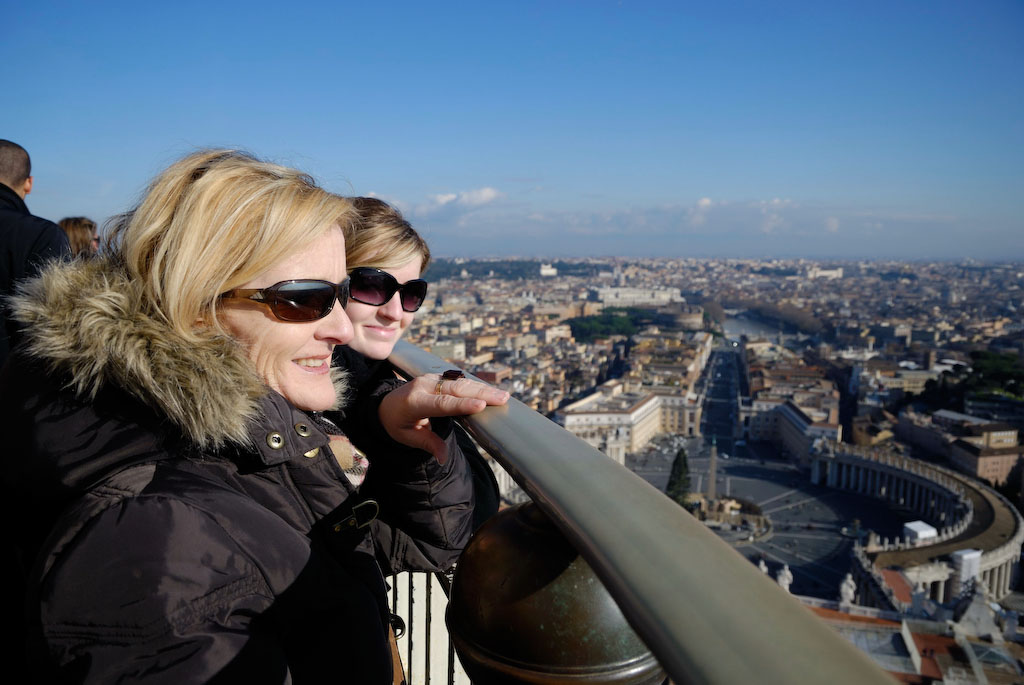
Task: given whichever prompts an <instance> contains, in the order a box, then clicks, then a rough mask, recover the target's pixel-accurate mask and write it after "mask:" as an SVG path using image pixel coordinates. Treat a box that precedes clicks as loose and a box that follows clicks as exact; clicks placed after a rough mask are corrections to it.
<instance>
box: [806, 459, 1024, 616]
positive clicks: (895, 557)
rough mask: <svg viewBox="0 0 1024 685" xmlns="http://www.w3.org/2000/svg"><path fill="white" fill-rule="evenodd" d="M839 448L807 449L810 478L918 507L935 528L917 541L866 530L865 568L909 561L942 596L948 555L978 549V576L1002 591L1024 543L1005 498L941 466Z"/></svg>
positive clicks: (917, 576)
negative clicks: (874, 535) (871, 535)
mask: <svg viewBox="0 0 1024 685" xmlns="http://www.w3.org/2000/svg"><path fill="white" fill-rule="evenodd" d="M839 449H841V451H839V452H823V453H818V454H813V455H811V481H812V482H814V483H816V484H819V485H826V486H828V487H832V488H837V489H840V490H847V491H850V492H856V493H860V494H863V495H866V496H869V497H877V498H880V499H885V500H888V501H890V502H892V503H893V504H894V505H898V506H901V507H905V508H907V509H910V510H911V511H914V512H917V513H918V514H920V516H921V518H922V519H923V520H925V521H927V522H928V523H930V524H931V525H933V526H934V527H935V528H936V530H937V531H938V537H936V538H932V539H930V540H926V541H924V542H922V543H917V542H915V541H913V540H910V539H907V538H896V539H891V540H890V539H888V538H883V539H881V540H878V539H875V538H872V539H871V540H870V541H869V544H868V545H867V547H865V548H863V550H862V552H863V553H864V559H865V560H866V559H872V563H871V566H872V568H871V569H870V575H871V576H876V575H878V576H879V578H876V580H880V579H881V570H882V569H887V568H893V567H897V568H901V569H910V568H914V567H916V570H917V573H908V574H906V575H907V576H908V577H910V578H912V579H914V580H916V581H917V582H918V583H919V584H921V585H924V586H926V590H927V592H928V595H929V596H930V597H931V598H932V599H934V600H936V601H939V602H945V601H949V600H950V599H952V598H953V597H954V596H955V594H956V590H954V587H953V586H954V585H957V583H956V582H955V581H957V580H958V578H956V577H955V576H956V573H955V570H954V568H953V566H952V565H951V563H950V561H949V559H948V558H949V555H951V554H953V553H954V552H956V551H958V550H963V549H978V550H981V560H980V567H979V569H978V574H977V577H978V578H979V579H980V580H982V581H983V582H984V583H985V584H986V586H987V587H988V589H989V593H990V594H991V596H993V597H994V598H996V599H1001V598H1002V597H1005V596H1006V595H1007V594H1009V592H1010V590H1011V589H1012V587H1013V582H1014V579H1015V578H1014V576H1015V573H1016V569H1017V562H1018V559H1019V558H1020V551H1021V545H1022V544H1024V519H1022V518H1021V516H1020V514H1019V513H1018V512H1017V509H1016V508H1015V507H1014V506H1013V505H1012V504H1011V503H1010V502H1009V501H1007V500H1006V498H1004V497H1003V496H1002V495H1000V494H999V493H997V492H996V491H995V490H993V489H992V488H989V487H987V486H986V485H984V484H982V483H980V482H977V481H974V480H972V479H970V478H968V477H967V476H964V475H963V474H960V473H957V472H956V471H953V470H951V469H947V468H945V467H942V466H938V465H935V464H929V463H927V462H923V461H920V460H918V459H911V458H909V457H903V456H898V455H893V454H881V453H876V452H875V451H873V450H858V449H857V448H856V447H853V446H847V445H843V446H841V447H840V448H839ZM865 570H868V569H865ZM865 580H866V579H865ZM865 589H866V588H865ZM958 589H959V587H958V588H957V590H958ZM886 595H887V596H888V598H889V599H890V601H891V600H893V599H894V598H893V596H892V593H889V592H887V593H886ZM896 603H897V604H898V603H899V602H896Z"/></svg>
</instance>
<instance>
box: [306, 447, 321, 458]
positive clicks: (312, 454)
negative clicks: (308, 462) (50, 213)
mask: <svg viewBox="0 0 1024 685" xmlns="http://www.w3.org/2000/svg"><path fill="white" fill-rule="evenodd" d="M318 454H320V448H319V447H314V448H313V449H311V450H310V451H308V452H306V453H305V454H303V455H302V456H304V457H309V458H310V459H313V458H314V457H316V455H318Z"/></svg>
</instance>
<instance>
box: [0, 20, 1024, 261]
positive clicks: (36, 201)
mask: <svg viewBox="0 0 1024 685" xmlns="http://www.w3.org/2000/svg"><path fill="white" fill-rule="evenodd" d="M40 5H41V4H40ZM6 21H7V22H8V26H9V27H10V31H9V34H10V36H9V39H7V40H5V41H4V43H3V44H2V45H0V56H2V57H3V58H4V59H5V61H6V63H7V64H8V65H11V73H10V75H9V78H8V93H9V95H8V98H10V100H9V102H13V103H14V104H13V106H10V105H9V106H8V107H5V108H3V111H2V112H0V138H8V139H11V140H14V141H16V142H19V143H21V144H23V145H24V146H25V147H26V148H27V149H28V150H29V152H30V154H31V155H32V157H33V164H34V172H35V174H36V188H35V190H34V192H33V193H32V195H30V196H29V198H28V200H27V201H28V204H29V207H30V208H31V209H32V211H34V212H35V213H37V214H40V215H42V216H46V217H47V218H51V219H54V220H56V219H59V218H61V217H62V216H68V215H77V214H84V215H88V216H91V217H93V218H95V219H97V220H100V221H102V220H105V219H106V218H108V217H109V216H111V215H113V214H115V213H117V212H120V211H124V210H126V209H128V208H129V207H130V206H131V204H132V203H133V201H134V199H135V198H137V197H138V195H139V194H140V192H141V191H142V190H143V188H144V185H145V183H147V182H148V181H149V180H150V179H151V178H152V176H153V175H154V174H155V173H156V172H157V171H159V170H160V169H161V168H162V167H164V166H166V165H167V164H168V163H169V162H170V161H172V160H173V159H175V158H176V157H179V156H180V155H181V154H184V153H186V152H188V151H190V150H192V149H195V148H196V147H206V146H229V147H241V148H243V149H247V150H250V151H252V152H254V153H255V154H257V155H259V156H261V157H266V158H268V159H271V160H273V161H278V162H281V163H284V164H288V165H293V166H296V167H299V168H301V169H304V170H306V171H309V172H310V173H311V174H312V175H313V176H314V177H315V178H316V179H317V180H318V181H319V182H320V183H321V184H322V185H324V186H325V187H327V188H328V189H330V190H332V191H335V192H339V193H342V194H355V195H375V196H379V197H381V198H383V199H385V200H388V201H391V202H393V203H395V204H396V205H397V206H398V207H400V208H401V209H402V210H403V211H404V212H405V213H406V215H407V216H408V218H409V219H410V220H411V221H412V223H413V224H414V225H415V226H416V227H417V228H418V229H419V230H420V231H421V232H422V233H423V234H424V236H425V237H426V238H427V239H428V241H429V242H430V243H431V246H432V249H433V250H434V252H435V253H436V254H438V255H439V256H452V257H476V256H502V255H508V256H521V257H538V258H545V257H546V258H559V257H575V256H608V255H619V256H630V257H647V256H678V257H747V258H752V257H777V258H795V257H806V258H817V259H859V258H874V259H888V258H892V259H910V260H929V259H935V260H948V259H959V258H974V259H979V260H993V259H998V260H1021V259H1024V230H1022V229H1024V225H1022V224H1024V220H1022V217H1024V198H1022V195H1021V193H1020V192H1019V189H1020V188H1021V187H1024V163H1022V162H1021V154H1020V152H1021V150H1024V125H1022V124H1021V122H1022V121H1024V116H1022V115H1024V81H1022V79H1020V76H1019V75H1020V74H1021V73H1024V6H1022V5H1021V4H1019V3H1014V2H990V3H984V4H976V5H968V4H965V3H957V2H930V3H918V2H901V3H895V4H891V3H889V4H883V3H867V4H857V5H852V4H851V5H836V4H830V5H828V6H824V7H823V6H820V5H818V4H815V3H808V2H780V3H772V4H771V5H770V6H763V5H761V4H759V3H743V2H736V3H729V4H727V5H722V6H716V7H713V8H709V7H705V6H702V5H701V4H696V3H659V2H643V3H628V2H619V3H616V2H598V3H565V4H557V5H553V6H549V5H548V4H541V3H515V4H512V3H508V4H500V5H497V6H488V7H487V8H486V9H480V8H478V7H476V6H473V5H469V4H461V3H453V4H446V5H444V6H442V7H427V6H423V5H420V4H416V3H401V2H399V3H392V4H390V5H387V6H384V7H375V8H369V7H365V6H360V5H352V6H345V5H336V4H327V3H319V2H313V3H310V4H308V5H307V6H304V7H303V8H302V9H301V10H293V9H288V8H284V7H281V6H279V5H276V4H269V3H263V2H256V3H247V4H245V5H241V4H234V3H226V4H221V5H217V6H216V7H212V6H208V5H201V4H198V3H190V2H185V3H179V4H176V5H174V6H161V7H145V6H137V5H135V4H129V3H113V4H109V5H104V6H103V7H100V8H97V7H92V6H89V7H84V6H78V5H75V4H72V3H49V4H46V5H42V6H17V7H12V8H10V9H9V10H8V11H7V18H6Z"/></svg>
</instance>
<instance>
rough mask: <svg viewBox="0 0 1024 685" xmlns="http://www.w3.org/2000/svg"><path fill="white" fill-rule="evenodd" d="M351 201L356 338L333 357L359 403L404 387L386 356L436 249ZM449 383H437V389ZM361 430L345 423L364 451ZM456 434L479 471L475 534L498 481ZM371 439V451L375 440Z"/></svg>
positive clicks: (423, 288) (399, 220) (376, 204)
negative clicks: (353, 212)
mask: <svg viewBox="0 0 1024 685" xmlns="http://www.w3.org/2000/svg"><path fill="white" fill-rule="evenodd" d="M350 199H351V201H352V204H353V205H354V207H355V209H356V214H357V219H356V221H354V222H353V223H352V224H350V226H349V230H348V232H347V235H346V238H345V247H346V254H345V260H346V262H347V264H348V269H349V280H350V286H349V290H350V297H349V302H348V304H347V305H346V306H345V312H346V313H347V314H348V316H349V319H350V320H351V321H352V327H353V335H352V340H351V341H350V342H349V343H348V344H347V345H345V346H339V347H337V348H335V351H334V358H335V362H336V363H337V364H338V365H339V366H341V367H342V368H345V369H348V370H349V372H350V374H351V379H352V383H351V385H352V387H353V396H354V397H357V398H358V397H361V396H366V395H372V394H373V393H379V392H380V391H381V389H385V390H388V389H393V388H395V387H398V386H399V385H401V383H402V382H403V381H401V380H399V379H398V377H397V376H396V374H395V369H394V367H393V366H391V364H389V363H388V362H387V357H388V355H390V354H391V351H392V350H393V349H394V347H395V343H397V342H398V340H399V339H400V338H401V337H402V334H403V333H405V330H406V329H407V328H408V327H409V325H410V324H411V323H412V321H413V318H414V317H415V316H416V311H417V310H418V309H419V308H420V306H421V305H422V304H423V302H424V301H425V299H426V296H427V282H426V281H424V280H423V279H421V278H420V275H421V274H422V273H423V272H424V271H426V269H427V266H428V265H429V264H430V248H429V247H428V246H427V243H426V241H424V240H423V238H422V237H421V236H420V235H419V234H418V233H417V232H416V231H415V229H413V227H412V226H411V225H410V224H409V222H408V221H406V220H405V218H404V217H403V216H402V214H401V212H399V211H398V210H397V209H395V208H394V207H392V206H391V205H389V204H387V203H386V202H384V201H382V200H378V199H377V198H373V197H356V198H350ZM445 383H447V381H445ZM443 386H444V384H443V383H442V384H439V385H438V386H437V389H438V390H440V389H441V388H443ZM355 404H356V405H357V406H360V405H363V404H365V402H358V401H357V402H355ZM434 423H435V424H436V423H438V421H435V422H434ZM362 425H364V422H362V421H359V420H358V418H357V417H355V416H351V417H349V419H348V420H347V421H344V422H343V426H344V427H345V429H346V431H347V432H348V433H349V434H351V435H352V437H353V440H354V441H355V442H356V446H357V447H363V445H362V444H361V438H360V426H362ZM454 430H455V435H456V439H457V442H458V446H459V450H460V451H461V452H462V453H463V454H464V456H465V457H466V459H467V460H468V461H469V464H470V468H471V469H472V471H473V483H474V491H475V499H476V502H475V507H474V511H473V528H474V530H475V529H476V528H479V527H480V525H481V524H483V522H484V521H486V520H487V519H488V518H490V517H491V516H493V515H494V514H495V513H496V512H497V511H498V505H499V503H500V497H499V494H498V483H497V480H496V479H495V477H494V473H493V471H491V469H490V466H489V465H488V464H487V462H486V461H485V460H484V459H483V457H481V456H480V452H479V451H478V450H477V448H476V445H474V444H473V441H472V440H471V439H470V437H469V435H467V434H466V432H465V431H464V430H463V429H462V428H461V427H459V426H456V427H455V429H454ZM369 442H370V444H371V446H372V444H373V441H372V440H370V441H369ZM364 449H367V448H364ZM367 457H368V458H369V460H370V461H372V459H373V454H372V450H370V449H367ZM357 468H358V465H357Z"/></svg>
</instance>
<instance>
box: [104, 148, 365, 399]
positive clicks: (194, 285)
mask: <svg viewBox="0 0 1024 685" xmlns="http://www.w3.org/2000/svg"><path fill="white" fill-rule="evenodd" d="M353 214H354V213H353V210H352V206H351V204H350V203H349V202H347V201H346V200H344V199H343V198H339V197H337V196H335V195H332V194H330V193H327V192H325V191H324V190H322V189H321V188H320V187H319V186H317V185H316V183H315V182H314V181H313V179H312V178H310V177H309V176H307V175H306V174H304V173H302V172H300V171H297V170H295V169H289V168H286V167H283V166H279V165H276V164H271V163H268V162H263V161H261V160H258V159H256V158H255V157H252V156H250V155H248V154H246V153H243V152H238V151H235V150H206V151H201V152H197V153H194V154H191V155H189V156H187V157H185V158H184V159H182V160H180V161H178V162H176V163H175V164H173V165H171V166H170V167H169V168H168V169H167V170H165V171H164V172H163V173H161V174H160V175H159V176H157V177H156V179H155V180H154V181H153V182H152V184H151V185H150V186H149V188H148V190H147V191H146V193H145V195H144V197H143V199H142V201H141V202H140V203H139V205H138V206H137V207H136V208H135V209H133V210H132V211H130V212H128V213H127V214H125V215H122V216H121V217H119V218H118V219H117V220H115V222H114V226H113V229H112V230H111V234H110V237H109V242H110V245H111V249H112V251H113V255H114V257H115V258H116V259H119V260H120V261H122V262H123V264H124V268H125V269H126V271H127V272H128V274H129V276H130V277H131V278H132V280H133V281H135V282H136V283H137V285H138V287H139V288H140V291H141V292H140V296H141V298H142V300H143V301H144V302H145V303H146V305H147V308H148V309H149V313H150V315H152V316H153V317H155V318H157V319H158V320H161V321H163V322H164V323H166V325H168V326H170V327H171V328H173V329H174V330H175V331H176V332H177V333H178V334H180V335H181V336H183V337H184V338H185V339H186V340H194V341H196V342H199V341H200V340H202V339H204V338H205V337H207V336H209V335H210V334H211V333H214V334H218V333H219V334H227V335H230V336H232V337H234V338H236V339H238V340H239V341H240V342H241V343H242V344H243V346H244V347H245V348H246V352H247V355H248V357H249V358H250V360H252V361H253V363H254V364H255V366H256V369H257V371H258V372H259V373H260V375H261V376H262V377H263V379H264V381H266V382H267V384H268V385H270V387H272V388H273V389H275V390H277V391H278V392H280V393H281V394H282V395H284V396H285V397H286V398H288V399H290V400H292V401H293V403H295V404H296V405H297V406H300V408H304V409H314V408H327V406H330V404H332V403H333V397H334V391H333V387H332V386H330V380H329V378H328V377H327V376H326V375H316V376H314V375H310V376H309V377H306V376H302V375H299V374H291V372H293V371H295V369H293V368H292V367H293V366H295V365H294V364H293V360H294V357H289V358H288V359H282V358H281V357H282V355H288V354H292V353H293V352H295V350H296V349H298V348H303V349H300V350H299V352H301V353H302V354H306V353H307V352H309V351H310V350H312V349H313V348H316V349H317V350H319V349H320V348H321V347H325V348H330V349H332V348H333V345H334V344H341V342H344V340H336V339H338V338H347V337H348V336H350V335H351V332H350V329H349V327H348V319H347V318H345V315H344V312H343V311H342V308H341V307H334V310H333V311H332V312H331V313H330V314H329V315H328V316H326V317H325V318H322V319H319V320H316V321H310V322H304V323H285V322H283V321H280V320H278V319H277V317H275V316H274V315H273V313H272V311H271V310H270V309H269V308H268V307H266V306H261V305H259V304H258V303H256V302H253V301H251V300H248V301H238V300H234V299H230V300H228V299H222V298H221V295H222V294H223V293H225V292H227V291H229V290H233V289H236V288H264V287H268V286H271V285H274V283H276V282H277V281H279V280H286V279H298V278H310V279H322V280H331V281H334V282H336V281H340V280H342V279H343V278H344V277H345V255H344V249H345V247H344V245H345V244H344V238H343V233H342V230H341V228H340V227H347V226H348V224H349V223H350V222H351V221H352V219H353ZM312 248H317V249H319V250H320V252H322V253H323V254H322V255H321V256H322V259H319V260H318V261H316V263H310V265H309V268H308V269H307V268H306V264H305V259H306V258H312V257H313V256H314V255H313V254H312ZM284 272H287V273H284ZM268 278H274V279H276V280H274V281H273V282H264V281H266V280H267V279H268ZM271 324H272V325H271ZM327 329H330V330H327ZM282 338H287V340H282ZM328 338H329V340H328ZM313 341H317V342H315V343H314V342H313ZM293 348H294V349H293ZM327 354H328V355H329V354H330V351H329V349H328V353H327ZM285 371H286V372H288V373H285ZM289 374H291V375H289ZM328 393H329V394H330V396H331V401H330V402H328V403H327V406H322V407H321V406H316V407H313V406H303V403H305V404H310V403H312V404H316V405H319V404H322V403H323V401H322V400H323V398H324V397H326V395H327V394H328ZM307 400H308V401H307Z"/></svg>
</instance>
